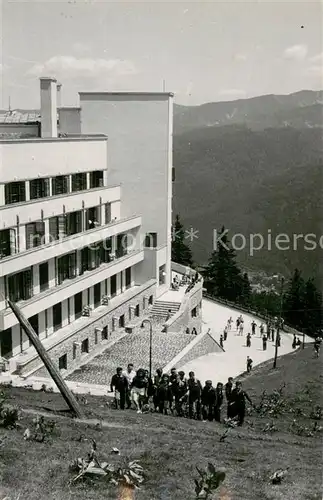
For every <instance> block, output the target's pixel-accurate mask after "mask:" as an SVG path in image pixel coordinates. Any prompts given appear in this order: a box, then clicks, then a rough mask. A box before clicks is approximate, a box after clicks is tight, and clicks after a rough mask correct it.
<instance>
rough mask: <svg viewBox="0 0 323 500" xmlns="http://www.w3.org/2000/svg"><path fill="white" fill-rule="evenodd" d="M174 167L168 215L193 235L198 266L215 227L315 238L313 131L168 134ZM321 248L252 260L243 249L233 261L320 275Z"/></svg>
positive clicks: (319, 207)
mask: <svg viewBox="0 0 323 500" xmlns="http://www.w3.org/2000/svg"><path fill="white" fill-rule="evenodd" d="M304 95H305V96H306V95H307V93H306V92H305V94H304ZM265 97H266V96H265ZM237 102H238V101H237ZM258 102H259V101H258ZM219 104H221V105H222V104H223V103H219ZM227 104H228V103H227ZM229 104H230V105H232V106H233V105H234V103H229ZM212 106H213V105H212ZM303 109H305V107H304V108H303ZM296 111H297V112H299V111H300V110H299V109H297V110H296ZM289 112H290V113H291V112H292V110H289ZM281 113H282V111H281ZM295 115H296V113H295ZM258 116H260V110H259V113H258ZM174 166H175V169H176V180H175V183H174V201H173V213H174V214H176V213H179V214H180V215H181V218H182V222H183V223H184V225H185V226H186V227H187V228H190V227H193V228H194V229H197V230H198V231H199V239H197V240H194V242H193V244H192V249H193V252H194V257H195V259H196V260H197V262H198V263H199V264H203V263H205V262H206V261H207V259H208V257H209V255H210V252H211V251H212V230H213V229H220V227H221V225H222V224H224V225H225V226H226V227H227V228H228V229H230V231H231V234H233V233H242V234H243V235H245V237H246V238H247V239H248V237H249V235H250V234H252V233H258V232H259V233H261V234H262V235H263V236H266V235H267V234H268V231H269V230H270V231H271V232H272V234H273V236H274V237H275V235H276V234H279V233H286V234H288V235H289V236H290V237H292V236H293V234H294V233H295V234H304V233H315V234H316V235H318V237H319V235H321V234H323V197H322V190H323V151H322V130H321V129H320V128H312V129H311V128H307V127H305V128H304V127H303V129H302V128H292V127H284V128H268V129H265V130H250V129H249V128H248V127H247V126H246V125H244V126H243V125H232V126H222V127H219V126H214V127H204V128H198V129H194V130H190V131H187V132H186V133H182V134H180V135H175V137H174ZM303 246H304V245H303ZM322 251H323V248H322V249H321V250H316V252H314V251H305V250H304V249H303V248H302V244H301V241H300V240H299V244H298V248H297V249H291V250H289V251H279V250H277V249H275V248H274V249H273V250H271V251H269V250H263V251H261V252H256V253H255V255H254V256H253V257H251V256H250V255H248V251H247V250H244V251H241V252H238V258H239V261H240V262H241V263H243V264H244V265H245V266H246V267H249V268H252V269H263V270H265V271H267V272H282V273H283V274H289V273H290V272H292V270H293V269H294V267H296V266H299V267H300V268H301V269H303V270H304V272H305V273H306V274H308V275H320V277H322V278H323V269H322V263H321V262H322V258H321V257H322Z"/></svg>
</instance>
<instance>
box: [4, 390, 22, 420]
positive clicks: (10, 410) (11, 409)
mask: <svg viewBox="0 0 323 500" xmlns="http://www.w3.org/2000/svg"><path fill="white" fill-rule="evenodd" d="M0 397H1V399H0V426H1V427H5V428H7V429H14V428H17V427H18V420H19V418H20V415H19V410H18V408H17V407H15V406H12V405H8V404H6V399H7V397H6V395H5V394H4V393H3V392H1V394H0Z"/></svg>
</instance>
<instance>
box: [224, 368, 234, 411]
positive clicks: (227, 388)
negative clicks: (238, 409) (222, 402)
mask: <svg viewBox="0 0 323 500" xmlns="http://www.w3.org/2000/svg"><path fill="white" fill-rule="evenodd" d="M224 389H225V397H226V400H227V405H228V410H227V417H228V418H230V401H231V394H232V391H233V378H232V377H229V378H228V381H227V383H226V384H225V386H224Z"/></svg>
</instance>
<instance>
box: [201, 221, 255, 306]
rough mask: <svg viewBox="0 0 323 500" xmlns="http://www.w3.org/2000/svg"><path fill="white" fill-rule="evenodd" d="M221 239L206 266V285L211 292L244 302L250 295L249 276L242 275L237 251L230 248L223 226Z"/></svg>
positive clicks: (234, 300)
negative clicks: (237, 262)
mask: <svg viewBox="0 0 323 500" xmlns="http://www.w3.org/2000/svg"><path fill="white" fill-rule="evenodd" d="M220 234H221V235H223V236H222V237H221V241H220V243H219V245H218V248H217V249H216V250H214V251H213V252H212V254H211V257H210V259H209V263H208V265H207V266H206V268H205V271H204V275H205V286H206V288H207V290H208V292H209V293H211V294H212V295H214V296H216V297H221V298H223V299H226V300H229V301H232V302H240V303H241V302H242V303H243V302H244V301H245V300H247V298H249V297H250V284H249V279H248V276H247V275H246V274H245V275H242V273H241V271H240V269H239V267H238V265H237V264H236V254H235V251H234V250H233V249H232V248H230V243H229V239H228V237H227V234H226V230H225V228H224V227H222V230H221V233H220Z"/></svg>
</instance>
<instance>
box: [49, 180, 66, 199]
mask: <svg viewBox="0 0 323 500" xmlns="http://www.w3.org/2000/svg"><path fill="white" fill-rule="evenodd" d="M66 193H68V175H58V176H57V177H53V179H52V195H53V196H56V195H59V194H66Z"/></svg>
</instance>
